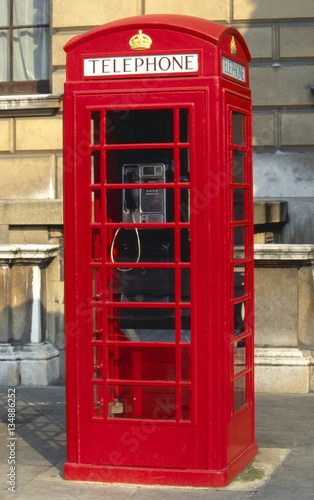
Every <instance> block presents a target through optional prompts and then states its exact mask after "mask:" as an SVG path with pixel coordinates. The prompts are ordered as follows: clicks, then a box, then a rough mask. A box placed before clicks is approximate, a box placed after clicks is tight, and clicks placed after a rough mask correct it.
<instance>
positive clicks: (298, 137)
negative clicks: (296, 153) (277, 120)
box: [280, 112, 314, 147]
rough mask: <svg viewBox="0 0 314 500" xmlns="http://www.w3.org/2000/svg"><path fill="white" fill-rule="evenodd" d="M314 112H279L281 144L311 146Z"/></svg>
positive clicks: (313, 134)
mask: <svg viewBox="0 0 314 500" xmlns="http://www.w3.org/2000/svg"><path fill="white" fill-rule="evenodd" d="M313 139H314V113H313V112H311V113H297V112H296V113H294V112H289V113H282V114H281V144H280V145H281V146H289V147H291V146H295V147H298V146H313Z"/></svg>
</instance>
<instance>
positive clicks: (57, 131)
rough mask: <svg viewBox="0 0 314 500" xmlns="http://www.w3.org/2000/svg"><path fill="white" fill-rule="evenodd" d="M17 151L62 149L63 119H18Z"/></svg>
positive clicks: (59, 117)
mask: <svg viewBox="0 0 314 500" xmlns="http://www.w3.org/2000/svg"><path fill="white" fill-rule="evenodd" d="M16 149H17V151H38V150H40V151H42V150H47V149H48V150H49V149H50V150H51V149H53V150H55V149H62V117H61V116H58V117H49V118H48V117H47V118H46V117H45V118H18V119H17V120H16Z"/></svg>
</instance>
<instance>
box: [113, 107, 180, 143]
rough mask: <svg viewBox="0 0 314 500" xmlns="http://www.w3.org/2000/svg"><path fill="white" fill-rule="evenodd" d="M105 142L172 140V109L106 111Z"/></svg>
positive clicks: (158, 141)
mask: <svg viewBox="0 0 314 500" xmlns="http://www.w3.org/2000/svg"><path fill="white" fill-rule="evenodd" d="M106 123H107V129H106V143H107V144H139V143H149V142H152V143H161V142H173V110H172V109H140V110H130V109H123V110H119V111H107V122H106Z"/></svg>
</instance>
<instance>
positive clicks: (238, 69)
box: [222, 57, 245, 83]
mask: <svg viewBox="0 0 314 500" xmlns="http://www.w3.org/2000/svg"><path fill="white" fill-rule="evenodd" d="M222 73H223V74H224V75H227V76H231V77H232V78H235V79H236V80H239V81H240V82H244V83H245V66H243V65H242V64H239V63H237V62H235V61H231V59H227V58H226V57H223V58H222Z"/></svg>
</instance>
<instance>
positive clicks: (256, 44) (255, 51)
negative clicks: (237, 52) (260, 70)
mask: <svg viewBox="0 0 314 500" xmlns="http://www.w3.org/2000/svg"><path fill="white" fill-rule="evenodd" d="M235 27H237V26H235ZM238 30H239V31H240V33H241V35H242V36H243V37H244V40H245V41H246V43H247V45H248V48H249V51H250V53H251V57H252V59H271V58H272V56H273V47H272V28H271V27H270V26H267V27H265V28H264V27H254V28H251V27H245V28H241V27H239V28H238Z"/></svg>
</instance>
